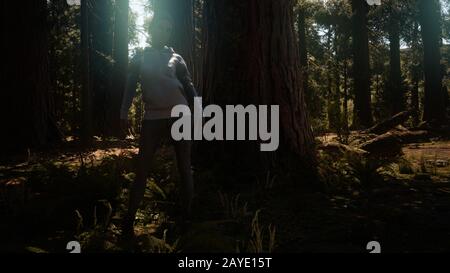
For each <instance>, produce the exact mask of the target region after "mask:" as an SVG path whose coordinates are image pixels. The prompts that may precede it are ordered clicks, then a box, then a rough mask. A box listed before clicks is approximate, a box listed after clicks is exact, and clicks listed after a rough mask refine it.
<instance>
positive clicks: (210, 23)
mask: <svg viewBox="0 0 450 273" xmlns="http://www.w3.org/2000/svg"><path fill="white" fill-rule="evenodd" d="M205 8H206V11H205V17H206V18H205V20H206V24H207V28H206V29H205V31H206V33H205V42H204V46H205V51H204V77H203V79H204V84H203V86H204V94H203V96H204V99H205V101H206V103H207V104H218V105H220V106H222V107H224V106H225V105H236V104H243V105H249V104H253V105H279V106H280V112H281V113H280V130H281V143H280V144H281V147H280V149H279V150H278V152H276V153H260V152H259V145H256V144H255V145H253V144H252V143H249V142H245V143H242V144H238V143H236V142H227V143H213V144H212V145H213V146H214V147H213V149H216V150H217V152H215V153H214V159H212V158H209V160H208V159H207V160H206V161H209V162H219V163H220V164H221V165H222V167H223V168H225V167H224V166H223V165H224V163H226V164H227V168H226V169H228V170H230V169H232V170H233V173H240V172H246V173H249V174H251V173H255V172H252V167H255V168H256V169H257V170H259V171H262V172H267V170H268V169H269V168H270V166H272V165H273V164H275V162H277V161H278V160H275V158H277V156H278V155H281V154H282V153H283V152H284V153H289V154H293V155H295V156H291V157H290V158H292V159H295V160H296V163H295V166H296V169H297V170H298V168H299V166H305V167H306V169H307V170H310V171H311V172H314V170H315V162H316V159H315V148H314V137H313V134H312V130H311V126H310V125H309V121H308V119H307V111H306V105H305V100H304V94H303V83H302V73H301V68H300V61H299V60H300V58H299V48H298V42H297V37H296V33H295V32H294V15H293V1H291V0H278V1H266V0H264V1H261V0H248V1H240V0H239V1H238V0H207V1H206V2H205ZM208 152H209V153H211V149H208ZM298 160H300V161H301V162H302V163H303V165H302V164H300V165H299V163H298ZM278 162H279V161H278ZM272 163H273V164H272ZM249 165H250V166H249ZM228 173H229V172H228Z"/></svg>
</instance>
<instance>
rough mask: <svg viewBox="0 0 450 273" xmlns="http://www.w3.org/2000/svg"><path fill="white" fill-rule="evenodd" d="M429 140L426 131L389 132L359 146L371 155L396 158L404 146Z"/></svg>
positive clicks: (395, 130)
mask: <svg viewBox="0 0 450 273" xmlns="http://www.w3.org/2000/svg"><path fill="white" fill-rule="evenodd" d="M428 140H429V133H428V131H404V130H397V129H394V130H391V131H389V132H387V133H385V134H383V135H380V136H378V137H376V138H374V139H371V140H369V141H367V142H365V143H363V144H361V145H360V146H359V148H360V149H362V150H365V151H367V152H369V153H370V154H371V155H382V156H388V157H391V156H397V155H399V154H401V152H402V147H403V145H405V144H410V143H416V142H423V141H428Z"/></svg>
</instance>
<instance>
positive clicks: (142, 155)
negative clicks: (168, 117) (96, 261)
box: [123, 120, 165, 233]
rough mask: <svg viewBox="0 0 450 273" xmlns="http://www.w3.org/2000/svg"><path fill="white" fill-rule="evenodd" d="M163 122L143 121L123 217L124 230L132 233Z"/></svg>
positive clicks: (163, 128) (162, 129)
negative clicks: (135, 163) (134, 171)
mask: <svg viewBox="0 0 450 273" xmlns="http://www.w3.org/2000/svg"><path fill="white" fill-rule="evenodd" d="M164 130H165V126H164V122H163V121H162V120H151V121H144V124H143V126H142V135H141V141H140V147H139V154H138V158H137V170H136V178H135V180H134V182H133V184H132V186H131V189H130V195H129V207H128V212H127V214H126V216H125V219H124V226H123V228H124V232H125V233H132V232H133V230H134V229H133V227H134V220H135V217H136V212H137V210H138V209H139V207H140V205H141V203H142V200H143V199H144V194H145V187H146V184H147V175H148V170H149V166H150V164H151V162H152V160H153V156H154V154H155V152H156V150H157V149H158V146H159V144H160V142H161V137H162V136H163V135H164Z"/></svg>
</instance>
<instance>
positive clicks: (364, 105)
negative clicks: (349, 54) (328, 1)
mask: <svg viewBox="0 0 450 273" xmlns="http://www.w3.org/2000/svg"><path fill="white" fill-rule="evenodd" d="M351 4H352V10H353V16H352V26H353V27H352V29H353V58H354V60H353V77H354V81H355V88H354V90H355V102H354V104H355V107H354V113H353V117H354V119H353V127H355V128H361V127H362V128H368V127H370V126H371V125H372V123H373V117H372V105H371V94H370V63H369V36H368V28H367V14H368V10H369V9H368V5H367V3H366V1H363V0H351Z"/></svg>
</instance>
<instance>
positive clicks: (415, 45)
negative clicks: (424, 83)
mask: <svg viewBox="0 0 450 273" xmlns="http://www.w3.org/2000/svg"><path fill="white" fill-rule="evenodd" d="M419 39H420V37H419V24H418V23H415V24H414V29H413V42H412V46H411V50H412V55H413V64H412V67H411V78H412V91H411V109H412V110H413V114H412V117H413V124H414V125H415V126H417V125H419V123H420V103H419V85H420V80H421V78H423V75H422V73H421V65H420V63H421V61H420V57H419V55H420V53H419V51H420V50H421V49H420V48H419V42H418V41H419Z"/></svg>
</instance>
